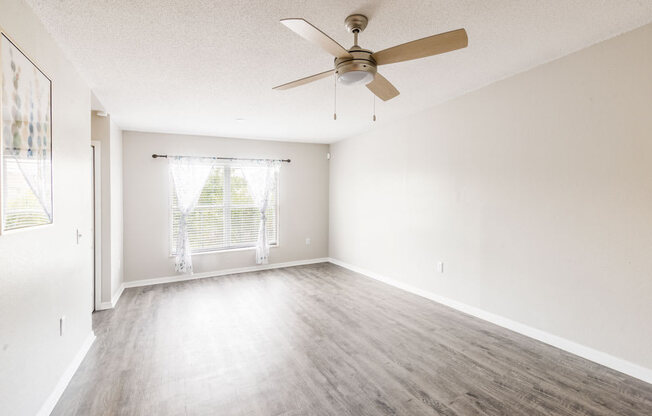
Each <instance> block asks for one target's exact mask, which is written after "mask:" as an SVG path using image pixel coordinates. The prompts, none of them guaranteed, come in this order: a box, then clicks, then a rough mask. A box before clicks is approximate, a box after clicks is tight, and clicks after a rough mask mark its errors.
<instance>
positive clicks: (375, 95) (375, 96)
mask: <svg viewBox="0 0 652 416" xmlns="http://www.w3.org/2000/svg"><path fill="white" fill-rule="evenodd" d="M372 95H373V96H374V121H376V94H372Z"/></svg>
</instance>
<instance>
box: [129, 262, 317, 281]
mask: <svg viewBox="0 0 652 416" xmlns="http://www.w3.org/2000/svg"><path fill="white" fill-rule="evenodd" d="M329 260H330V259H329V258H327V257H324V258H318V259H308V260H297V261H288V262H285V263H273V264H263V265H259V266H248V267H238V268H234V269H225V270H215V271H212V272H203V273H195V274H183V275H176V276H167V277H155V278H152V279H142V280H133V281H131V282H124V283H123V285H124V288H130V287H140V286H150V285H159V284H162V283H174V282H185V281H187V280H195V279H204V278H207V277H217V276H225V275H228V274H236V273H247V272H256V271H260V270H270V269H280V268H283V267H292V266H303V265H306V264H315V263H328V261H329Z"/></svg>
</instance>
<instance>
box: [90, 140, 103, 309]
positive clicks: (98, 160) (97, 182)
mask: <svg viewBox="0 0 652 416" xmlns="http://www.w3.org/2000/svg"><path fill="white" fill-rule="evenodd" d="M91 147H92V148H93V149H95V153H94V154H91V157H94V159H93V197H94V199H95V203H94V208H95V212H94V215H95V217H94V219H93V232H94V234H95V235H94V244H93V254H94V256H95V267H94V274H95V276H94V278H95V304H94V305H93V310H94V311H97V310H99V307H100V304H101V303H102V153H101V148H102V145H101V143H100V142H99V141H98V140H91Z"/></svg>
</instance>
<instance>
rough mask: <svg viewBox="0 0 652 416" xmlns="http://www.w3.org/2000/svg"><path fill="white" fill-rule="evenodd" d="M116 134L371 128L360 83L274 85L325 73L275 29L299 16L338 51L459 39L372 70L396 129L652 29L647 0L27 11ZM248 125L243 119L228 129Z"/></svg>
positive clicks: (107, 5) (148, 2) (328, 63)
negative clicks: (410, 118) (445, 36)
mask: <svg viewBox="0 0 652 416" xmlns="http://www.w3.org/2000/svg"><path fill="white" fill-rule="evenodd" d="M27 3H29V4H30V5H31V6H32V8H33V9H34V11H35V12H36V14H37V15H38V16H39V17H40V18H41V20H42V21H43V22H44V23H45V25H46V27H47V28H48V30H49V31H50V32H51V34H52V35H53V36H54V38H55V39H56V40H57V41H58V42H59V44H60V45H61V47H62V48H63V50H64V52H65V53H66V54H67V55H68V57H69V58H70V60H71V61H72V62H73V64H75V65H76V67H77V68H78V69H79V71H80V72H81V74H82V75H83V76H84V77H85V78H86V80H87V81H88V83H89V84H90V86H91V88H92V89H93V91H94V92H95V94H96V95H97V97H98V98H99V99H100V100H101V102H102V103H103V104H104V106H105V107H106V108H107V110H108V111H109V112H111V115H112V119H113V120H115V121H117V123H118V124H119V125H120V126H121V127H122V128H123V129H129V130H144V131H156V132H175V133H188V134H202V135H214V136H224V137H243V138H262V139H282V140H299V141H314V142H322V143H328V142H333V141H337V140H339V139H341V138H344V137H348V136H350V135H352V134H355V133H359V132H362V131H365V130H367V129H370V128H371V127H372V126H373V122H372V121H371V115H372V105H373V98H372V95H371V93H370V92H369V91H368V90H367V89H366V88H365V87H364V86H357V87H349V88H345V87H340V88H338V103H337V113H338V118H337V121H333V118H332V114H333V81H332V80H331V79H330V78H328V79H324V80H321V81H317V82H315V83H313V84H310V85H307V86H304V87H300V88H297V89H294V90H288V91H272V89H271V88H272V87H273V86H275V85H278V84H282V83H285V82H288V81H292V80H294V79H296V78H301V77H304V76H307V75H311V74H314V73H317V72H321V71H324V70H327V69H330V68H331V67H332V58H331V57H330V56H329V55H328V54H326V53H325V52H324V51H322V50H321V49H320V48H319V47H317V46H314V45H311V44H310V43H308V42H307V41H305V40H303V39H301V38H300V37H299V36H297V35H295V34H294V33H292V32H290V31H289V30H288V29H287V28H286V27H284V26H283V25H281V24H280V23H279V22H278V21H279V20H280V19H282V18H286V17H303V18H305V19H307V20H308V21H310V22H311V23H313V24H314V25H316V26H317V27H319V28H321V29H322V30H323V31H325V32H326V33H328V34H329V35H330V36H331V37H332V38H334V39H335V40H337V41H338V42H339V43H341V44H342V45H343V46H345V47H350V46H351V44H352V40H353V39H352V36H351V35H350V34H349V33H348V32H347V31H346V29H345V28H344V25H343V21H344V18H345V17H346V16H347V15H349V14H351V13H364V14H366V15H367V16H368V17H369V18H370V22H369V26H368V27H367V30H366V31H365V32H364V33H362V34H361V36H360V44H361V46H363V47H366V48H368V49H372V50H380V49H384V48H387V47H390V46H394V45H397V44H400V43H404V42H407V41H410V40H414V39H418V38H422V37H425V36H429V35H432V34H436V33H440V32H445V31H448V30H453V29H458V28H461V27H464V28H466V30H467V32H468V35H469V47H468V48H467V49H463V50H460V51H456V52H452V53H448V54H444V55H439V56H434V57H430V58H425V59H422V60H418V61H411V62H405V63H400V64H394V65H388V66H383V67H381V68H380V71H381V72H382V74H383V75H385V77H386V78H388V79H389V80H390V81H391V82H392V83H393V84H394V85H395V86H396V87H397V88H398V89H399V90H400V91H401V95H400V96H398V97H397V98H395V99H394V100H391V101H388V102H386V103H384V102H381V101H377V103H376V112H377V115H378V117H379V119H380V120H388V119H393V118H395V117H400V116H401V115H404V114H408V113H412V112H415V111H418V110H421V109H425V108H427V107H430V106H433V105H435V104H437V103H440V102H442V101H445V100H447V99H450V98H452V97H455V96H458V95H461V94H463V93H465V92H468V91H471V90H474V89H477V88H479V87H481V86H484V85H486V84H489V83H491V82H494V81H496V80H499V79H502V78H505V77H507V76H509V75H512V74H515V73H518V72H521V71H524V70H526V69H529V68H531V67H533V66H536V65H539V64H542V63H544V62H547V61H550V60H552V59H555V58H558V57H560V56H563V55H566V54H568V53H571V52H573V51H576V50H579V49H582V48H584V47H586V46H589V45H591V44H593V43H596V42H599V41H601V40H604V39H607V38H609V37H612V36H614V35H617V34H619V33H622V32H625V31H627V30H630V29H633V28H636V27H639V26H642V25H644V24H646V23H648V22H650V21H652V1H650V0H611V1H609V0H546V1H542V0H430V1H427V0H421V1H419V0H387V1H373V0H362V1H360V0H329V1H305V0H302V1H299V0H297V1H291V0H273V1H272V0H246V1H245V0H231V1H211V0H176V1H174V0H140V1H137V0H111V1H89V0H27ZM238 118H244V119H245V120H244V121H242V122H237V121H236V119H238Z"/></svg>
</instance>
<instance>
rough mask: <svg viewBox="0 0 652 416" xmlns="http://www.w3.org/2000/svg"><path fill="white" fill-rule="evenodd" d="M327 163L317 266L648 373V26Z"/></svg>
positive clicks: (398, 126) (360, 140)
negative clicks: (432, 298) (326, 250)
mask: <svg viewBox="0 0 652 416" xmlns="http://www.w3.org/2000/svg"><path fill="white" fill-rule="evenodd" d="M433 82H436V81H433ZM398 99H401V98H400V97H399V98H398ZM331 153H332V155H333V158H332V160H331V166H330V198H331V199H330V256H331V257H333V258H336V259H339V260H341V261H343V262H346V263H350V264H353V265H355V266H358V267H361V268H364V269H368V270H371V271H373V272H375V273H378V274H380V275H383V276H387V277H389V278H392V279H394V280H397V281H400V282H402V283H403V284H407V285H411V286H413V287H417V288H419V289H421V290H425V291H428V292H431V293H435V294H438V295H440V296H444V297H447V298H449V299H452V300H455V301H458V302H462V303H464V304H467V305H471V306H474V307H476V308H480V309H483V310H485V311H489V312H491V313H494V314H497V315H500V316H503V317H507V318H509V319H512V320H514V321H517V322H520V323H524V324H526V325H529V326H531V327H534V328H538V329H540V330H543V331H547V332H549V333H551V334H554V335H557V336H560V337H563V338H566V339H568V340H571V341H574V342H576V343H579V344H582V345H585V346H589V347H591V348H594V349H597V350H599V351H602V352H606V353H608V354H611V355H613V356H615V357H619V358H622V359H625V360H628V361H630V362H632V363H635V364H638V365H640V366H643V367H647V368H648V369H652V331H651V330H650V328H651V327H650V317H651V316H652V278H651V276H652V25H648V26H645V27H643V28H641V29H638V30H636V31H634V32H631V33H628V34H625V35H623V36H620V37H617V38H614V39H612V40H608V41H606V42H603V43H600V44H598V45H595V46H593V47H591V48H589V49H585V50H583V51H580V52H578V53H575V54H572V55H570V56H567V57H565V58H563V59H560V60H558V61H555V62H552V63H550V64H547V65H544V66H541V67H538V68H536V69H533V70H531V71H529V72H526V73H523V74H520V75H517V76H515V77H513V78H510V79H507V80H504V81H501V82H498V83H496V84H493V85H491V86H489V87H486V88H483V89H481V90H478V91H476V92H473V93H470V94H467V95H465V96H463V97H461V98H458V99H455V100H453V101H450V102H448V103H445V104H442V105H440V106H437V107H435V108H432V109H430V110H428V111H425V112H422V113H420V114H416V115H414V116H412V117H409V118H406V119H404V120H402V121H400V122H396V123H384V124H383V123H379V124H378V125H377V126H376V127H375V128H374V130H373V131H371V132H369V133H367V134H363V135H361V136H358V137H354V138H350V139H347V140H344V141H341V142H338V143H336V144H335V145H333V146H331ZM437 261H443V262H444V265H445V272H444V273H443V274H439V273H437V272H436V263H437Z"/></svg>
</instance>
